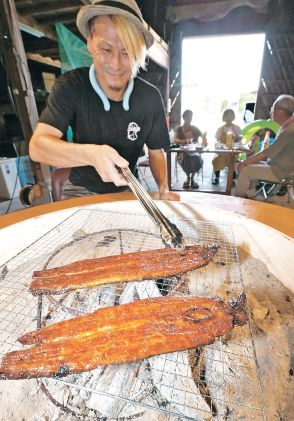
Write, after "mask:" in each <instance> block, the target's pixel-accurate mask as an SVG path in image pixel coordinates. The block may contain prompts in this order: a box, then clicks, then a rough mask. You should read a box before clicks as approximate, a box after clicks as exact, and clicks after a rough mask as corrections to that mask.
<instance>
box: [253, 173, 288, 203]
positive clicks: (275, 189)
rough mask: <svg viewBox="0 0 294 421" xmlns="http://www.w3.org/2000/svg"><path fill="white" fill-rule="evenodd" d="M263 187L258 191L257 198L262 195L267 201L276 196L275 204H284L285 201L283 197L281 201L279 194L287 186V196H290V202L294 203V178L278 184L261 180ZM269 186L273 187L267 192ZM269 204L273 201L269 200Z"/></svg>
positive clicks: (285, 179)
mask: <svg viewBox="0 0 294 421" xmlns="http://www.w3.org/2000/svg"><path fill="white" fill-rule="evenodd" d="M260 183H261V186H260V188H259V189H258V190H257V192H256V195H255V197H256V196H257V195H258V194H259V193H262V194H263V196H264V198H265V200H267V199H269V198H273V197H274V196H275V200H274V202H275V203H277V204H278V203H279V201H280V202H281V203H282V201H283V199H282V197H283V196H281V199H279V196H277V192H278V191H279V190H280V188H281V187H283V186H285V187H287V196H288V202H289V203H290V204H291V203H294V178H292V177H287V178H284V179H283V180H281V181H280V182H278V183H273V182H270V181H267V180H260ZM267 184H272V186H271V187H270V188H269V189H268V190H266V185H267ZM268 201H269V202H270V201H271V200H268Z"/></svg>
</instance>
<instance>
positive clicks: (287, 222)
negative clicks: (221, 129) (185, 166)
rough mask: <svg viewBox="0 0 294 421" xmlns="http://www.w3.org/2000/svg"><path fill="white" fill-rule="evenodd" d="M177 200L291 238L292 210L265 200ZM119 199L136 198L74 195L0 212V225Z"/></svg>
mask: <svg viewBox="0 0 294 421" xmlns="http://www.w3.org/2000/svg"><path fill="white" fill-rule="evenodd" d="M151 195H152V197H153V198H155V199H156V198H157V197H158V195H157V194H156V193H151ZM179 195H180V199H181V202H183V203H191V204H193V205H196V204H199V205H207V206H210V207H214V208H219V209H222V210H226V211H230V212H234V213H236V214H239V215H242V216H245V217H246V218H250V219H253V220H255V221H258V222H261V223H263V224H265V225H267V226H269V227H271V228H274V229H276V230H278V231H280V232H281V233H283V234H286V235H288V236H289V237H292V238H294V222H293V221H294V210H293V209H289V208H284V207H281V206H277V205H271V204H269V203H262V202H258V201H254V200H248V199H241V198H238V197H232V196H224V195H218V194H209V193H197V192H195V193H194V192H183V193H182V192H181V193H180V194H179ZM122 200H136V198H135V196H134V195H133V194H132V193H113V194H101V195H95V196H85V197H79V198H76V199H70V200H64V201H60V202H55V203H49V204H46V205H40V206H36V207H33V208H27V209H24V210H20V211H16V212H13V213H10V214H7V215H2V216H0V228H4V227H7V226H9V225H12V224H15V223H16V222H21V221H24V220H26V219H28V218H33V217H36V216H40V215H44V214H47V213H50V212H55V211H59V210H62V209H68V208H72V207H76V206H84V205H90V204H95V203H105V202H114V201H122Z"/></svg>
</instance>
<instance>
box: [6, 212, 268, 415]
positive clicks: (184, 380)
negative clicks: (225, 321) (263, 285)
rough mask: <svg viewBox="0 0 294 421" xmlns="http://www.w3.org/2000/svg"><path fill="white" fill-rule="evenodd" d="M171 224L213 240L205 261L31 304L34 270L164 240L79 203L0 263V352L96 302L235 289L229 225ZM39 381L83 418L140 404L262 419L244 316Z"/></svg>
mask: <svg viewBox="0 0 294 421" xmlns="http://www.w3.org/2000/svg"><path fill="white" fill-rule="evenodd" d="M172 222H174V223H176V225H177V226H178V228H179V229H180V230H181V231H182V233H183V235H184V238H185V243H186V245H188V244H195V243H198V244H206V245H212V244H218V245H219V246H220V249H219V251H218V253H217V255H216V257H215V259H214V261H213V262H212V263H210V264H209V265H208V266H206V267H204V268H200V269H197V270H195V271H191V272H190V273H187V274H185V275H183V276H177V277H172V278H170V279H163V280H157V281H152V280H150V281H143V282H130V283H120V284H117V285H105V286H101V287H98V288H94V289H92V290H83V291H82V290H79V291H76V292H72V293H67V294H64V295H61V296H55V298H48V297H47V296H44V297H43V298H42V300H40V301H39V302H38V299H37V298H35V297H33V296H31V295H30V294H29V292H28V285H29V283H30V281H31V276H32V273H33V271H34V270H39V269H43V268H47V267H48V268H49V267H55V266H59V265H62V264H66V263H70V262H72V261H76V260H80V259H84V258H93V257H100V256H108V255H114V254H120V253H127V252H131V251H140V250H149V249H155V248H161V247H163V245H162V242H161V239H160V237H159V235H158V233H157V232H156V230H155V228H154V226H153V224H152V222H151V221H150V220H149V218H148V217H147V216H146V217H145V216H142V215H137V214H131V213H125V214H122V213H116V212H109V211H103V210H93V209H81V210H78V211H77V212H75V213H74V214H73V215H72V216H70V217H69V218H67V219H65V220H64V221H63V222H62V223H61V224H59V225H58V226H56V227H55V228H53V229H52V230H50V231H49V232H48V233H47V234H46V235H44V236H43V237H41V238H40V239H39V240H37V241H36V242H35V243H33V244H31V245H30V246H29V247H28V248H26V249H25V250H23V251H22V252H21V253H19V254H18V255H16V256H15V257H14V258H12V259H11V260H10V261H8V262H7V263H6V264H5V265H3V266H2V267H1V268H0V271H1V272H0V273H1V275H0V277H1V282H0V314H1V320H0V358H1V357H2V355H3V354H5V353H6V352H9V351H13V350H17V349H20V348H22V346H21V345H20V344H19V343H18V342H17V338H18V337H19V336H20V335H22V334H23V333H25V332H28V331H31V330H35V329H36V324H37V326H38V327H40V326H44V325H49V324H52V323H56V322H57V321H61V320H65V319H68V318H72V317H75V316H76V315H79V314H84V313H88V312H91V311H94V310H96V309H97V308H101V307H105V306H110V305H119V304H122V303H126V302H130V301H134V300H137V299H143V298H148V297H154V296H160V295H166V294H173V295H181V294H192V295H209V296H213V295H217V296H220V297H221V298H223V299H225V300H226V301H227V300H229V299H230V298H233V297H236V295H238V294H239V293H240V292H241V291H242V290H243V285H242V277H241V272H240V264H239V261H238V255H237V248H236V245H235V241H234V236H233V232H232V228H231V227H230V226H228V225H223V224H219V223H218V224H215V223H207V222H197V221H193V220H181V219H176V220H173V221H172ZM41 387H42V389H43V390H44V391H45V392H46V394H47V396H48V397H50V399H51V400H52V401H54V402H55V403H56V404H57V405H59V406H60V407H61V408H62V409H63V410H65V411H67V412H70V413H73V414H75V416H77V417H80V418H83V419H101V420H102V419H104V420H105V419H118V420H124V419H130V418H138V419H139V418H140V417H142V416H144V414H146V413H149V412H150V414H151V413H152V414H153V413H161V418H160V419H162V420H165V419H166V420H172V419H178V418H179V417H180V419H183V420H185V419H193V420H227V419H230V420H239V419H246V420H255V421H256V420H263V419H265V415H264V409H263V401H262V390H261V386H260V379H259V371H258V364H257V360H256V355H255V350H254V344H253V341H252V334H251V330H250V325H249V324H247V325H245V326H243V327H237V328H236V329H234V330H233V332H232V334H231V335H230V337H229V338H225V340H224V339H220V340H217V341H216V342H215V343H214V344H212V345H210V346H206V347H203V348H198V349H193V350H188V351H184V352H174V353H170V354H164V355H160V356H155V357H152V358H148V359H146V360H143V361H140V362H138V363H133V364H126V365H116V366H107V367H97V369H95V370H93V371H91V372H86V373H82V374H79V375H69V376H67V377H63V378H61V379H43V380H42V385H41ZM65 396H66V398H65ZM58 402H61V403H58ZM148 411H149V412H148ZM162 417H163V418H162ZM154 419H155V418H154Z"/></svg>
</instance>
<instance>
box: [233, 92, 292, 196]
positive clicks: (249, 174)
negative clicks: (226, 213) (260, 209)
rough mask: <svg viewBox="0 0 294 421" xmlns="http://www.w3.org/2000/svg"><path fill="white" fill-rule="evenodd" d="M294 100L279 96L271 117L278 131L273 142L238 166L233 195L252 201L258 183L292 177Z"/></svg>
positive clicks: (289, 96)
mask: <svg viewBox="0 0 294 421" xmlns="http://www.w3.org/2000/svg"><path fill="white" fill-rule="evenodd" d="M293 113H294V97H293V96H291V95H280V96H279V97H278V98H277V99H276V101H275V102H274V103H273V106H272V108H271V117H272V119H273V120H275V121H276V122H277V123H279V124H280V126H281V128H280V130H279V131H278V133H277V136H276V140H275V142H274V143H273V144H272V145H270V146H269V147H268V148H267V149H264V150H263V151H261V152H258V153H256V154H255V155H253V156H251V157H250V158H248V159H246V160H245V161H243V162H241V163H240V164H239V166H238V170H239V171H240V175H239V178H238V182H237V185H236V190H235V195H236V196H238V197H247V198H253V197H255V195H256V186H257V184H258V183H259V180H266V181H269V182H272V183H279V182H281V181H282V180H283V179H286V178H293V177H294V116H293Z"/></svg>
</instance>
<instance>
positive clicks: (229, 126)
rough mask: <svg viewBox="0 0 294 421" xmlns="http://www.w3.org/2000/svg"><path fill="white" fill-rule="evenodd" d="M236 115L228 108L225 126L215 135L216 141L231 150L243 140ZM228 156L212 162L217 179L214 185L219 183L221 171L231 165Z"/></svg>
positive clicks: (225, 115)
mask: <svg viewBox="0 0 294 421" xmlns="http://www.w3.org/2000/svg"><path fill="white" fill-rule="evenodd" d="M234 120H235V113H234V111H233V110H231V109H230V108H228V109H227V110H225V111H224V113H223V121H224V122H225V124H224V125H223V126H221V127H219V128H218V129H217V132H216V134H215V138H216V141H217V142H218V143H222V144H224V145H226V146H227V147H229V148H231V147H232V144H233V143H234V142H239V141H240V140H241V139H242V130H241V128H240V127H239V126H237V124H234V123H233V121H234ZM229 159H230V158H229V156H228V155H216V156H215V157H214V158H213V160H212V165H213V170H214V173H215V179H214V181H213V182H212V184H215V185H216V184H218V183H219V176H220V172H221V170H223V169H224V168H225V167H227V166H228V165H229Z"/></svg>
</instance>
